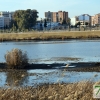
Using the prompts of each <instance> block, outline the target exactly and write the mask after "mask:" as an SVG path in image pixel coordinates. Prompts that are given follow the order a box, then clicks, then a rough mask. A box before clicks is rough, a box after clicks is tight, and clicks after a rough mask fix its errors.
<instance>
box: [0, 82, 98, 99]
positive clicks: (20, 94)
mask: <svg viewBox="0 0 100 100" xmlns="http://www.w3.org/2000/svg"><path fill="white" fill-rule="evenodd" d="M0 100H98V99H94V98H93V83H92V82H89V81H87V82H85V81H83V82H78V83H69V84H51V85H50V84H45V85H43V86H38V87H37V88H34V87H26V88H17V89H11V88H8V89H2V88H1V89H0Z"/></svg>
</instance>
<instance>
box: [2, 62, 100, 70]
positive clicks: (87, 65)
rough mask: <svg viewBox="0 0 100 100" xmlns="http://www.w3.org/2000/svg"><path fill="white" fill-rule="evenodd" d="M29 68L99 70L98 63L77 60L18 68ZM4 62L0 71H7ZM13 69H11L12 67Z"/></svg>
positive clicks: (99, 65)
mask: <svg viewBox="0 0 100 100" xmlns="http://www.w3.org/2000/svg"><path fill="white" fill-rule="evenodd" d="M30 69H48V70H49V69H61V70H66V71H76V72H100V63H94V62H79V63H70V64H65V63H53V64H29V65H27V66H26V67H25V68H24V69H18V70H30ZM9 70H11V69H8V68H7V65H6V63H0V72H2V71H9ZM12 70H13V69H12Z"/></svg>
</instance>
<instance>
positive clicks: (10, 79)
mask: <svg viewBox="0 0 100 100" xmlns="http://www.w3.org/2000/svg"><path fill="white" fill-rule="evenodd" d="M6 76H7V77H6V85H8V86H21V85H23V84H24V82H26V83H27V81H28V73H27V71H19V70H11V71H8V72H6Z"/></svg>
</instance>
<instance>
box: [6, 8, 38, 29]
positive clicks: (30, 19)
mask: <svg viewBox="0 0 100 100" xmlns="http://www.w3.org/2000/svg"><path fill="white" fill-rule="evenodd" d="M37 14H38V12H37V10H31V9H27V10H16V11H15V12H14V14H13V16H12V19H11V22H10V26H9V29H11V30H12V31H24V30H26V29H27V30H28V31H29V30H30V29H31V27H32V26H34V25H35V24H36V19H37V18H38V15H37ZM4 29H8V27H7V26H6V27H4Z"/></svg>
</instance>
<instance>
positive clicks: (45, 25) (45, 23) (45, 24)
mask: <svg viewBox="0 0 100 100" xmlns="http://www.w3.org/2000/svg"><path fill="white" fill-rule="evenodd" d="M46 27H47V21H46V19H44V28H45V30H46Z"/></svg>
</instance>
